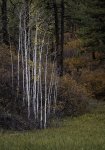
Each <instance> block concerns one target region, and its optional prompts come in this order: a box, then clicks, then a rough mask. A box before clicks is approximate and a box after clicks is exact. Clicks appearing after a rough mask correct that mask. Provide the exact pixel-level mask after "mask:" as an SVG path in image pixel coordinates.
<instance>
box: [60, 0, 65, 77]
mask: <svg viewBox="0 0 105 150" xmlns="http://www.w3.org/2000/svg"><path fill="white" fill-rule="evenodd" d="M64 11H65V8H64V0H61V49H60V76H63V51H64Z"/></svg>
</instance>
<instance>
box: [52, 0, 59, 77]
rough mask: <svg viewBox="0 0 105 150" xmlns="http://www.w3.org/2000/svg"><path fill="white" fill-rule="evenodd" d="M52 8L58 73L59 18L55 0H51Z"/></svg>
mask: <svg viewBox="0 0 105 150" xmlns="http://www.w3.org/2000/svg"><path fill="white" fill-rule="evenodd" d="M52 2H53V9H54V17H55V38H56V53H57V73H58V75H60V68H61V67H60V66H61V65H60V49H59V43H60V42H59V19H58V7H57V4H56V0H52Z"/></svg>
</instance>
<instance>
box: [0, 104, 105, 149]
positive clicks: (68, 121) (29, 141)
mask: <svg viewBox="0 0 105 150" xmlns="http://www.w3.org/2000/svg"><path fill="white" fill-rule="evenodd" d="M57 124H59V125H58V127H56V123H55V124H53V127H52V128H49V129H46V130H44V131H40V130H38V131H27V132H25V133H24V132H20V133H19V132H11V131H10V132H9V131H7V132H4V133H3V131H2V133H0V150H104V149H105V103H101V104H97V106H95V108H94V110H92V112H90V113H89V114H85V115H83V116H80V117H75V118H63V119H62V121H60V120H59V122H57ZM54 126H55V127H54Z"/></svg>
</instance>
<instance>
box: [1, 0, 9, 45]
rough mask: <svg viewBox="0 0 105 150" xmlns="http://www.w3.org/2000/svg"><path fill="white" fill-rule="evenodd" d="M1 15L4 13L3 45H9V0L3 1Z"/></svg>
mask: <svg viewBox="0 0 105 150" xmlns="http://www.w3.org/2000/svg"><path fill="white" fill-rule="evenodd" d="M1 13H2V38H3V43H5V44H6V45H8V44H9V37H8V29H7V28H8V27H7V24H8V17H7V0H2V4H1Z"/></svg>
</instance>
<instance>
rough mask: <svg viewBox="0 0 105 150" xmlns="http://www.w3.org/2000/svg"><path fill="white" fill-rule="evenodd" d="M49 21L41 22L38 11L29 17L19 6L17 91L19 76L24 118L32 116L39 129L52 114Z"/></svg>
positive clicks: (54, 83)
mask: <svg viewBox="0 0 105 150" xmlns="http://www.w3.org/2000/svg"><path fill="white" fill-rule="evenodd" d="M48 19H49V21H50V18H48ZM49 21H48V22H46V21H45V20H44V17H43V10H41V9H40V10H37V11H36V12H35V13H34V15H33V14H31V12H28V13H27V12H26V8H25V7H23V8H22V9H21V11H20V14H19V50H18V88H19V87H20V85H19V84H20V73H21V74H22V92H23V103H24V104H25V105H26V107H27V108H28V110H27V111H28V119H30V118H31V115H32V116H34V121H35V122H36V123H37V124H39V126H40V128H46V127H47V121H48V119H49V118H50V116H51V115H52V114H55V112H56V101H57V84H58V78H57V73H56V48H54V47H55V46H53V51H51V50H50V49H51V43H52V40H51V39H52V37H51V35H50V33H49V32H48V31H49V25H48V23H49ZM52 55H53V60H52V58H51V57H52Z"/></svg>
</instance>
